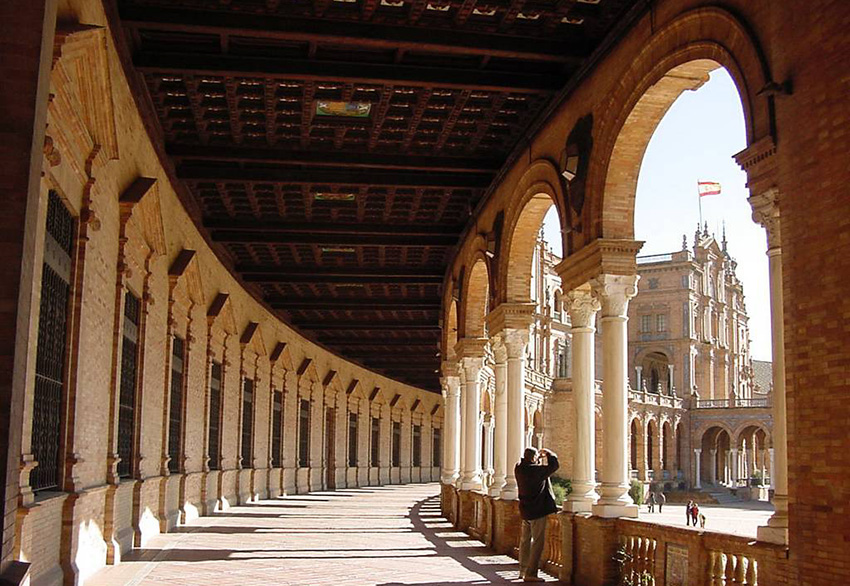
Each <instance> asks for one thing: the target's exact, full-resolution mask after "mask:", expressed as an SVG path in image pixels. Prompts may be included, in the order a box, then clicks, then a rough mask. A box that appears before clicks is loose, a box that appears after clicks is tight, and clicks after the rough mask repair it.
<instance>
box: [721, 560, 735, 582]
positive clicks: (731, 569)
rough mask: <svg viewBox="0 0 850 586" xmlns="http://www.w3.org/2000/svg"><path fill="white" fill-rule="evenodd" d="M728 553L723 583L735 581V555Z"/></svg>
mask: <svg viewBox="0 0 850 586" xmlns="http://www.w3.org/2000/svg"><path fill="white" fill-rule="evenodd" d="M725 555H726V567H725V568H724V569H723V583H724V584H734V583H735V556H734V555H732V554H725Z"/></svg>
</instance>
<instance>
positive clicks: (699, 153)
mask: <svg viewBox="0 0 850 586" xmlns="http://www.w3.org/2000/svg"><path fill="white" fill-rule="evenodd" d="M745 147H746V137H745V127H744V112H743V109H742V108H741V101H740V98H739V96H738V92H737V89H736V88H735V84H734V82H733V81H732V78H731V77H730V76H729V74H728V72H727V71H726V70H725V69H722V68H721V69H717V70H716V71H714V72H712V74H711V79H710V80H709V81H708V82H707V83H706V84H704V85H703V86H702V87H701V88H699V89H698V90H696V91H686V92H685V93H683V94H682V95H681V96H680V97H679V99H678V100H676V102H675V103H674V104H673V106H672V107H671V108H670V110H669V111H668V112H667V114H666V115H665V116H664V118H663V119H662V120H661V123H660V124H659V125H658V128H657V129H656V131H655V134H653V136H652V139H651V140H650V142H649V146H648V147H647V150H646V153H645V155H644V158H643V164H642V165H641V169H640V175H639V177H638V186H637V195H636V205H635V238H636V239H637V240H643V241H645V244H644V246H643V248H642V249H641V252H640V254H641V255H644V254H661V253H665V252H673V251H676V250H680V249H681V248H682V235H683V234H684V235H687V237H688V246H689V247H692V246H693V238H694V231H695V230H696V227H697V223H698V222H699V198H698V197H697V181H717V182H719V183H720V184H721V187H722V193H721V194H720V195H712V196H705V197H703V198H702V217H703V222H707V223H708V231H709V233H714V234H716V236H717V238H718V240H719V239H720V237H721V234H722V231H723V225H724V223H725V225H726V238H727V240H728V248H729V254H730V255H731V256H732V258H733V259H735V260H736V261H737V262H738V268H737V275H738V278H739V279H740V280H741V282H742V283H743V284H744V295H745V301H746V305H747V313H748V315H749V317H750V338H751V341H752V345H751V347H750V353H751V356H752V358H753V359H755V360H770V359H771V350H770V298H769V290H768V287H769V283H768V273H767V256H766V254H765V253H766V250H767V240H766V237H765V232H764V229H763V228H762V227H761V226H759V225H757V224H756V223H754V222H753V220H752V210H751V208H750V204H749V203H748V202H747V197H748V196H749V193H748V190H747V188H746V187H745V183H746V179H747V178H746V174H745V173H744V172H743V171H742V170H741V168H740V167H739V166H738V164H737V163H736V162H735V160H734V159H733V158H732V156H733V155H735V154H736V153H738V152H740V151H742V150H743V149H744V148H745ZM544 237H545V238H546V240H547V241H549V243H550V244H552V245H553V246H554V247H555V250H560V234H559V232H558V228H557V215H556V212H555V209H554V208H552V209H551V210H550V211H549V214H548V215H547V217H546V219H545V220H544Z"/></svg>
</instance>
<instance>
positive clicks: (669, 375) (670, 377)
mask: <svg viewBox="0 0 850 586" xmlns="http://www.w3.org/2000/svg"><path fill="white" fill-rule="evenodd" d="M674 366H675V365H674V364H668V365H667V394H668V395H673V386H674V385H673V368H674Z"/></svg>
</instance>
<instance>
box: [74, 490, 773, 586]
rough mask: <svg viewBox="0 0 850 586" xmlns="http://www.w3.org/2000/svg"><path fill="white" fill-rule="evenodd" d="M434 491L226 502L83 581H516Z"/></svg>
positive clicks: (713, 521) (732, 528)
mask: <svg viewBox="0 0 850 586" xmlns="http://www.w3.org/2000/svg"><path fill="white" fill-rule="evenodd" d="M438 493H439V485H438V484H414V485H406V486H392V487H389V486H388V487H369V488H363V489H345V490H339V491H336V492H317V493H311V494H309V495H297V496H288V497H283V498H279V499H273V500H264V501H260V502H257V503H253V504H250V505H246V506H239V507H233V508H232V509H230V510H228V511H227V512H224V513H217V514H215V515H213V516H209V517H202V518H200V519H197V520H195V521H192V522H191V523H189V524H188V525H187V526H185V527H180V528H178V529H177V530H176V531H175V532H173V533H169V534H165V535H160V536H158V537H155V538H154V539H152V540H151V541H150V542H149V543H148V544H147V545H146V546H145V547H144V548H143V549H140V550H135V551H133V552H132V553H131V554H130V555H128V556H127V557H126V558H125V559H124V561H123V562H122V563H121V564H119V565H117V566H113V567H109V568H106V569H104V570H102V571H100V572H98V573H97V574H95V576H93V577H92V578H91V579H89V580H88V581H86V586H164V585H165V584H168V585H169V586H201V585H204V586H207V585H209V584H213V585H215V586H278V585H287V586H288V585H292V586H295V585H298V586H324V585H328V586H329V585H335V586H337V585H339V586H345V585H350V586H355V585H356V586H400V585H403V584H419V585H430V586H460V585H462V584H505V583H510V582H515V583H518V582H517V573H518V569H519V568H518V565H517V563H516V561H515V560H513V559H512V558H510V557H508V556H504V555H498V554H495V553H493V552H492V551H491V550H489V549H487V548H485V547H484V546H483V544H482V543H481V542H479V541H477V540H474V539H470V538H469V537H468V536H467V535H465V534H464V533H461V532H458V531H456V530H455V529H454V528H453V527H452V526H451V524H450V523H448V522H446V520H445V519H444V518H443V516H442V514H441V513H440V505H439V497H438V496H437V495H438ZM762 506H763V504H762ZM641 509H642V512H641V518H642V519H644V520H648V521H658V522H663V523H669V524H673V525H684V522H685V521H684V519H685V517H684V507H683V506H681V505H670V506H668V507H665V508H664V512H663V513H662V514H657V513H656V514H648V513H646V512H645V511H646V507H642V508H641ZM704 510H705V511H706V514H707V517H708V519H709V521H708V525H707V529H713V530H721V531H724V532H730V533H731V532H734V533H738V534H741V535H753V536H754V535H755V528H756V527H757V526H758V525H759V524H761V523H763V522H764V520H765V519H766V518H767V516H769V514H770V512H769V511H767V510H760V509H758V508H754V505H752V504H747V505H745V506H744V507H736V508H734V509H729V508H728V507H727V508H725V509H720V508H713V507H711V508H710V507H706V508H705V509H704ZM541 576H543V574H541ZM547 580H548V581H555V580H554V578H552V577H547Z"/></svg>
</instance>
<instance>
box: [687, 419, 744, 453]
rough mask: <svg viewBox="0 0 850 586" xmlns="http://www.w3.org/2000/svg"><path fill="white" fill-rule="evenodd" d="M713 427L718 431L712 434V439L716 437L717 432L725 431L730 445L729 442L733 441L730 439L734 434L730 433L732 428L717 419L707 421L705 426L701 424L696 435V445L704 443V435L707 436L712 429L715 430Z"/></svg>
mask: <svg viewBox="0 0 850 586" xmlns="http://www.w3.org/2000/svg"><path fill="white" fill-rule="evenodd" d="M715 429H716V430H719V431H718V433H717V434H715V435H714V440H716V439H717V435H718V434H719V432H720V431H724V432H726V435H727V436H729V444H730V445H731V444H733V443H734V442H733V441H732V438H734V437H735V436H734V435H733V434H732V430H731V429H730V428H729V426H728V425H726V424H725V423H722V422H719V421H711V422H709V423H707V424H706V425H705V426H703V427H702V428H701V429H700V430H699V431H698V432H697V434H696V436H697V437H698V438H699V442H698V444H697V445H699V446H700V447H702V445H703V444H704V443H705V440H706V437H707V436H708V433H709V432H710V431H712V430H715Z"/></svg>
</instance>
